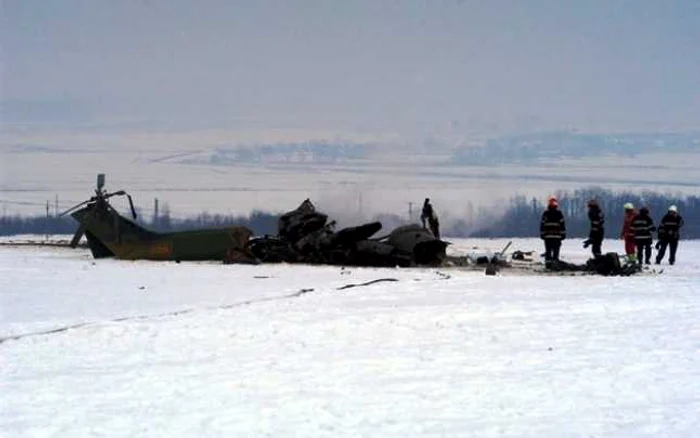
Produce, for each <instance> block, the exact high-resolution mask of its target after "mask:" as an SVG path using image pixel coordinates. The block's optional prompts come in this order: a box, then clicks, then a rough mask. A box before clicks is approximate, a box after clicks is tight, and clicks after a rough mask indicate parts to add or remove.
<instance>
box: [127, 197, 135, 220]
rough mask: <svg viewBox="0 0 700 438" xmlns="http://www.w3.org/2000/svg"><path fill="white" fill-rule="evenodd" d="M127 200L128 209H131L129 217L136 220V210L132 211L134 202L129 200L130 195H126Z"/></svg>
mask: <svg viewBox="0 0 700 438" xmlns="http://www.w3.org/2000/svg"><path fill="white" fill-rule="evenodd" d="M126 197H127V198H129V207H130V208H131V215H132V216H133V217H134V220H136V209H134V201H132V200H131V195H129V194H127V195H126Z"/></svg>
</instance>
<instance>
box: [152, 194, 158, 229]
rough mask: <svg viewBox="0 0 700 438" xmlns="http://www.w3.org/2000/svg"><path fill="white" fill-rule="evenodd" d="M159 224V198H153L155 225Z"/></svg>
mask: <svg viewBox="0 0 700 438" xmlns="http://www.w3.org/2000/svg"><path fill="white" fill-rule="evenodd" d="M157 223H158V198H153V225H156V224H157Z"/></svg>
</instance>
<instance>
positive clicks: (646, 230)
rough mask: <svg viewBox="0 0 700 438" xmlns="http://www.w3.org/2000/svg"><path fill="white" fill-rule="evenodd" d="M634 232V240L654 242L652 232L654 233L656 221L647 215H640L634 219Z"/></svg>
mask: <svg viewBox="0 0 700 438" xmlns="http://www.w3.org/2000/svg"><path fill="white" fill-rule="evenodd" d="M631 228H632V232H634V239H635V240H641V241H649V242H651V240H652V235H651V232H652V231H654V230H655V229H656V228H654V221H653V220H652V219H651V217H650V216H649V215H648V214H646V213H639V214H638V215H636V216H635V217H634V219H632V226H631Z"/></svg>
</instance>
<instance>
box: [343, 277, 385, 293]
mask: <svg viewBox="0 0 700 438" xmlns="http://www.w3.org/2000/svg"><path fill="white" fill-rule="evenodd" d="M383 281H399V280H398V279H396V278H378V279H376V280H371V281H367V282H364V283H355V284H346V285H345V286H340V287H339V288H337V290H344V289H350V288H352V287H360V286H369V285H370V284H374V283H381V282H383Z"/></svg>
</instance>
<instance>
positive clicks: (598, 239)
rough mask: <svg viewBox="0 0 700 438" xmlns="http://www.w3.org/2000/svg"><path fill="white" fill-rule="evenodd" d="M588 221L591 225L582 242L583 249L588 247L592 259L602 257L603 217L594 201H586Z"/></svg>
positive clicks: (596, 202)
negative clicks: (585, 238) (586, 237)
mask: <svg viewBox="0 0 700 438" xmlns="http://www.w3.org/2000/svg"><path fill="white" fill-rule="evenodd" d="M588 221H589V222H590V224H591V228H590V231H589V232H588V239H587V240H586V241H585V242H583V247H584V248H588V246H589V245H590V246H591V253H593V257H600V256H601V255H602V249H601V246H602V245H603V237H604V236H605V215H604V214H603V212H602V211H601V209H600V205H598V201H596V200H595V199H591V200H590V201H588Z"/></svg>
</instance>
